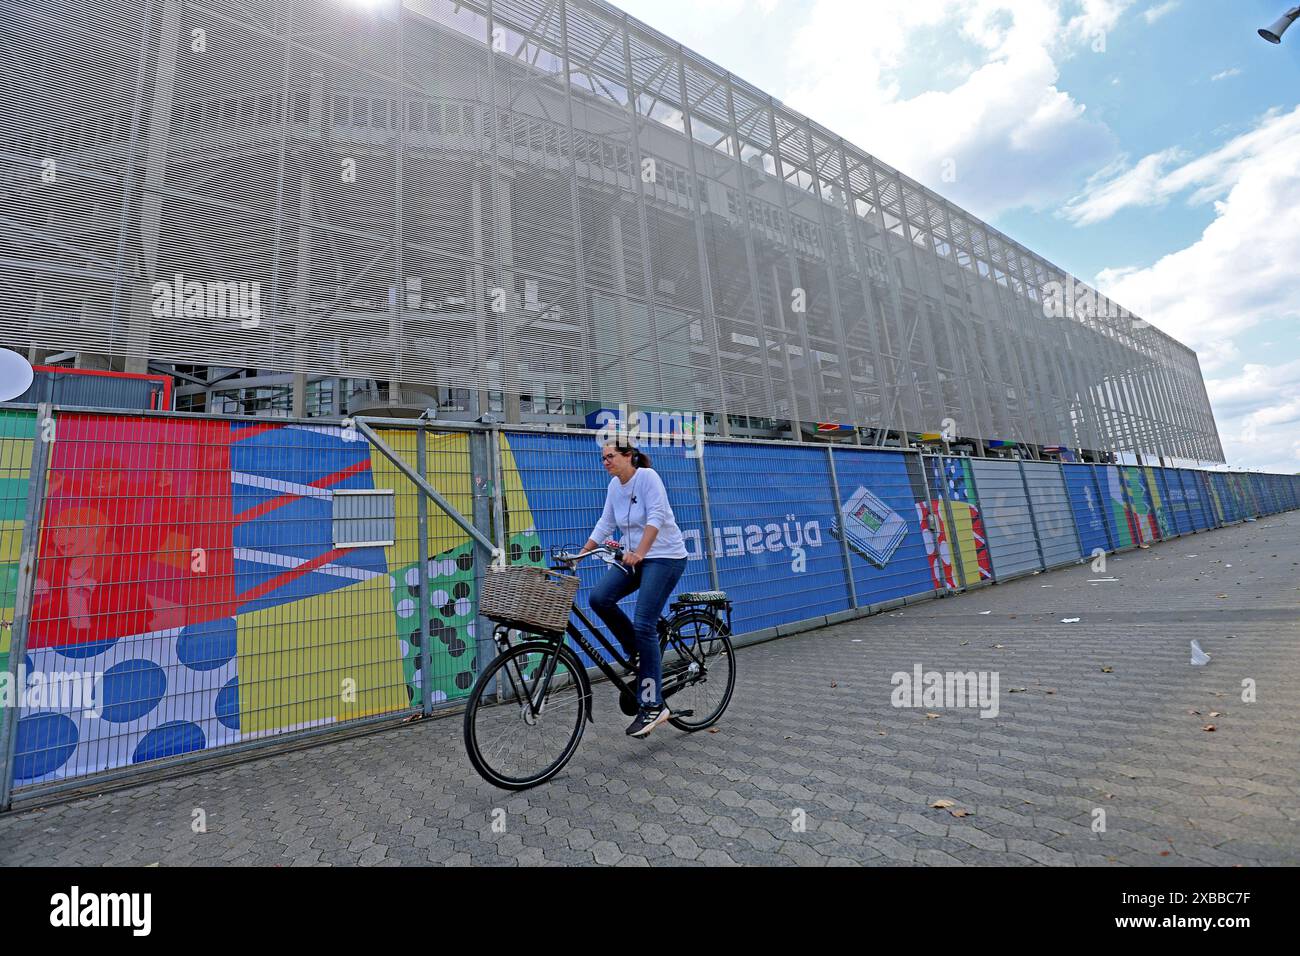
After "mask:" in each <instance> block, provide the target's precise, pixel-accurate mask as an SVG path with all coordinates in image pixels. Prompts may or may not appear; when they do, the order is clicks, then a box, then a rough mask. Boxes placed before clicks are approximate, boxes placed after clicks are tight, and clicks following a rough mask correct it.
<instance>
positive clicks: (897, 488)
mask: <svg viewBox="0 0 1300 956" xmlns="http://www.w3.org/2000/svg"><path fill="white" fill-rule="evenodd" d="M832 454H833V455H834V460H835V472H836V477H837V478H838V481H839V492H840V501H839V508H838V511H839V515H838V517H837V519H836V525H835V526H834V528H833V530H832V533H833V534H835V535H837V536H839V535H841V534H842V535H843V538H844V540H845V542H846V543H847V545H848V551H849V565H850V570H851V573H852V575H853V585H854V590H855V593H856V596H857V602H858V605H859V606H860V607H868V606H870V605H873V604H881V603H884V602H886V601H892V600H896V599H898V598H905V597H911V596H913V595H919V594H924V593H927V592H928V593H931V594H935V593H939V592H940V591H941V590H942V589H943V588H944V584H943V583H942V581H943V578H944V575H945V572H944V570H943V552H944V549H945V548H946V542H938V541H936V538H937V537H938V535H937V534H936V532H935V531H934V530H932V529H931V527H930V524H929V508H930V506H931V504H932V503H931V502H930V500H929V495H928V493H927V491H926V487H925V482H924V476H923V474H922V470H921V465H920V456H919V455H915V454H904V453H902V452H888V451H870V450H866V449H855V448H835V449H833V451H832Z"/></svg>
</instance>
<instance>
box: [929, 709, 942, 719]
mask: <svg viewBox="0 0 1300 956" xmlns="http://www.w3.org/2000/svg"><path fill="white" fill-rule="evenodd" d="M942 716H943V714H932V713H930V712H929V711H926V714H925V719H926V720H938V719H939V718H940V717H942Z"/></svg>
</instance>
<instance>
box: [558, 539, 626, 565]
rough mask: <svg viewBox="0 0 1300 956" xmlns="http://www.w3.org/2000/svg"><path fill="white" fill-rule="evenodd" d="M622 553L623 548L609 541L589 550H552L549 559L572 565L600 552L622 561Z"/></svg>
mask: <svg viewBox="0 0 1300 956" xmlns="http://www.w3.org/2000/svg"><path fill="white" fill-rule="evenodd" d="M623 553H624V552H623V549H622V548H620V547H619V546H618V545H617V544H615V543H614V542H612V541H611V542H606V543H605V544H602V545H601V546H600V547H598V548H592V549H591V550H590V551H563V550H557V551H552V552H551V559H552V560H553V561H555V562H556V563H558V564H565V565H568V566H570V567H572V566H573V565H576V564H577V563H578V562H579V561H582V560H583V559H585V558H590V557H592V556H593V555H601V554H608V555H611V556H612V557H613V558H614V560H615V561H618V562H622V560H623Z"/></svg>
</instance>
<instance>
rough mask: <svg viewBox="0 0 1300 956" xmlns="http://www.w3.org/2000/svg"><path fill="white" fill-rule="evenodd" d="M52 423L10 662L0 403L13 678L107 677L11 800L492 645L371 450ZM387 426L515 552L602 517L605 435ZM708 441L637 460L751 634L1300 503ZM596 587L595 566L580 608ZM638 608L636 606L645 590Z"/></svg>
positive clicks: (344, 433) (437, 537)
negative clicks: (27, 588) (27, 598)
mask: <svg viewBox="0 0 1300 956" xmlns="http://www.w3.org/2000/svg"><path fill="white" fill-rule="evenodd" d="M56 425H57V428H56V429H55V438H54V440H53V442H52V444H51V445H50V446H49V452H50V455H49V464H48V469H47V472H46V474H45V475H42V476H38V479H39V482H40V483H38V484H37V485H36V487H35V488H33V489H32V491H33V493H38V492H41V490H42V488H43V494H42V501H43V519H42V523H41V527H40V529H39V535H37V536H36V540H35V542H34V543H35V545H36V549H37V564H36V568H35V573H34V575H33V576H32V577H31V578H29V579H25V580H29V581H30V582H31V592H30V593H31V596H32V600H31V615H30V626H29V628H28V629H27V632H26V645H25V652H24V654H23V660H22V661H18V662H15V661H12V660H10V659H9V658H10V649H11V645H12V640H13V634H12V633H11V627H12V620H13V618H14V616H15V613H14V612H15V606H16V604H17V603H18V602H17V597H18V594H17V589H18V587H19V575H18V556H19V550H20V545H21V542H22V535H23V530H24V519H25V518H26V508H27V499H28V490H29V478H30V472H31V468H32V453H33V442H34V440H36V438H37V435H36V421H35V416H34V415H33V414H32V413H31V412H30V411H23V410H13V409H0V663H3V664H4V665H5V666H6V667H8V666H12V667H14V669H15V672H16V673H19V674H20V675H42V674H59V675H64V677H68V678H71V679H75V680H83V681H87V682H89V681H92V680H93V681H96V682H98V686H99V687H100V688H101V690H100V691H99V700H98V705H99V712H98V713H97V714H96V713H92V712H91V711H89V710H87V709H86V707H84V706H82V703H83V702H79V701H52V700H49V699H38V698H34V697H32V696H31V695H25V696H24V699H23V700H22V702H21V707H20V708H19V709H17V711H16V714H17V717H18V723H17V727H16V735H15V737H16V740H15V750H14V753H13V758H12V763H13V768H14V776H13V782H14V784H15V785H16V786H18V787H19V788H32V787H35V786H38V785H46V784H55V783H58V782H60V781H69V780H76V779H78V778H81V777H85V776H87V775H91V774H96V773H99V772H102V771H110V770H115V769H120V768H129V767H132V766H136V765H144V764H149V763H151V762H153V761H156V760H159V759H162V758H168V757H178V756H182V755H187V754H199V753H203V752H208V751H218V750H220V749H221V748H224V747H227V746H230V745H232V744H236V743H243V742H247V741H254V740H260V739H272V738H275V737H277V736H280V735H284V734H286V733H290V732H293V731H297V730H302V729H307V728H321V727H329V726H332V725H346V724H348V723H349V722H354V721H357V720H361V719H365V718H370V717H383V716H388V715H399V714H403V713H405V712H408V711H410V710H411V709H412V708H423V709H426V710H427V709H429V708H432V707H434V706H436V705H441V704H446V703H449V702H452V701H455V700H456V699H458V698H463V697H464V696H465V695H466V694H467V693H468V691H469V689H470V688H471V686H472V684H473V682H474V680H475V678H476V675H477V674H478V673H479V670H480V668H481V666H482V665H483V664H485V663H486V660H485V659H481V658H480V651H481V650H487V649H489V648H490V647H491V645H490V643H488V642H487V635H486V634H485V633H480V632H479V629H480V627H485V626H486V625H485V622H483V621H482V620H481V619H479V618H478V616H477V609H478V584H479V578H480V576H481V573H482V566H481V565H482V552H481V551H479V550H477V545H476V544H475V543H474V542H472V541H471V539H470V537H469V535H468V534H467V533H466V532H465V531H464V530H463V528H462V527H461V526H460V525H459V524H457V523H456V522H455V521H454V520H453V519H452V518H451V517H450V516H448V515H446V514H445V513H444V512H442V511H441V510H440V509H439V508H437V507H436V506H434V505H433V504H432V503H431V502H430V501H429V500H428V499H427V498H425V496H424V495H423V493H422V492H420V491H419V489H418V488H417V487H416V485H415V483H414V482H412V481H411V480H410V478H408V477H407V475H406V474H405V473H404V472H403V471H402V470H401V469H399V468H398V466H397V465H396V464H394V463H393V462H392V461H390V460H389V459H388V457H386V455H385V454H383V453H381V451H380V450H379V448H378V446H374V445H372V443H371V442H369V441H368V440H366V439H365V438H364V436H362V435H360V434H358V433H357V432H356V431H353V430H352V429H344V428H342V427H341V426H339V425H313V424H309V423H302V424H289V423H284V422H263V421H245V420H227V419H215V418H205V417H199V416H192V417H191V416H151V415H125V414H81V413H67V414H60V415H59V416H57V422H56ZM380 435H381V438H382V439H383V441H384V442H385V444H386V445H388V446H389V448H390V449H391V450H392V452H393V454H394V455H396V456H397V457H398V458H399V459H400V460H401V461H402V462H404V463H405V464H406V465H408V466H409V467H410V468H411V469H413V470H415V471H417V472H420V473H421V474H423V475H424V476H425V477H426V479H427V480H428V481H429V482H430V483H431V484H432V485H433V486H434V487H435V488H437V489H438V491H439V493H440V494H441V495H443V496H444V497H445V498H446V499H447V500H448V501H449V502H450V503H451V504H452V506H453V507H455V508H456V509H457V510H458V511H459V512H461V514H463V515H466V516H470V517H471V520H473V521H474V522H476V523H477V524H478V526H479V527H480V528H481V529H483V530H484V532H485V533H490V534H493V535H499V537H500V540H501V541H502V542H503V544H504V545H505V547H506V550H507V553H508V557H509V560H510V561H511V562H513V563H524V564H532V565H541V566H544V565H546V564H548V558H549V555H548V552H549V550H550V549H552V548H557V547H562V546H567V547H577V546H580V545H581V544H582V543H583V542H584V541H585V540H586V539H587V537H588V536H589V534H590V532H591V530H592V528H593V526H594V525H595V524H596V521H597V519H598V518H599V515H600V513H601V510H602V506H603V503H604V497H605V491H606V488H607V486H608V483H609V480H610V479H609V477H608V475H607V473H606V472H605V471H604V469H603V467H602V465H601V461H600V457H599V447H598V446H597V444H596V442H595V441H594V438H593V436H591V435H585V434H574V433H552V432H539V431H521V432H510V431H499V432H488V431H476V432H473V433H470V432H465V431H448V430H445V429H444V430H443V431H440V432H439V431H434V430H432V429H425V430H424V434H423V439H422V441H423V447H424V454H423V456H421V455H420V451H419V449H420V447H421V439H420V438H419V437H418V436H417V432H416V431H415V430H414V429H411V428H385V429H383V430H382V431H381V432H380ZM494 441H495V442H496V449H495V454H496V456H497V457H499V463H500V472H499V474H497V475H496V476H495V477H494V476H493V474H492V472H493V470H494V469H493V468H492V467H490V466H489V462H490V461H491V460H492V458H493V444H492V443H493V442H494ZM704 447H705V455H704V458H703V459H702V460H701V459H699V458H697V457H693V454H694V452H695V449H688V448H684V447H659V448H651V449H648V450H649V451H650V452H651V454H652V457H653V467H654V468H655V470H656V471H657V472H658V473H659V475H660V476H661V477H662V478H663V481H664V483H665V486H666V487H667V489H668V494H669V498H670V501H671V503H672V507H673V511H674V514H675V516H676V519H677V522H678V524H679V525H680V526H681V528H682V531H683V535H684V537H685V540H686V545H687V551H688V555H689V560H688V563H687V570H686V573H685V574H684V575H683V578H682V580H681V581H680V582H679V584H678V587H677V590H678V591H679V592H680V591H686V590H704V589H709V588H712V587H715V586H717V587H721V588H723V589H725V590H727V591H728V592H729V594H730V595H731V597H732V599H733V601H734V602H735V609H736V610H735V615H734V618H733V624H734V626H735V631H736V633H737V634H738V635H745V634H748V633H752V632H754V631H757V630H761V629H764V628H771V627H774V626H778V625H784V624H792V623H797V622H803V621H809V620H815V619H817V618H821V617H823V616H825V615H828V614H832V613H836V612H840V611H844V610H846V609H849V608H851V607H853V606H857V607H859V608H866V607H870V606H873V605H879V604H882V603H885V602H890V601H896V600H899V599H904V598H913V597H926V596H933V595H934V594H936V593H941V592H943V591H950V590H960V589H962V588H966V587H970V586H972V585H974V584H976V583H979V582H983V581H990V580H993V579H994V575H995V574H996V576H997V578H998V579H1001V580H1006V579H1008V578H1012V577H1015V576H1017V575H1020V574H1024V573H1027V572H1029V571H1034V570H1038V569H1040V568H1042V567H1044V566H1045V565H1046V566H1057V565H1060V564H1064V563H1068V562H1070V561H1076V560H1079V559H1080V557H1086V556H1088V555H1090V554H1092V553H1093V551H1095V550H1096V549H1103V550H1107V551H1109V550H1115V549H1119V548H1127V547H1132V546H1133V545H1135V544H1138V543H1146V542H1150V541H1155V540H1159V539H1161V538H1167V537H1172V536H1174V535H1177V534H1186V533H1188V532H1190V531H1201V530H1206V529H1209V528H1213V527H1217V526H1220V525H1222V524H1225V523H1231V522H1236V521H1240V520H1243V519H1245V518H1253V517H1255V516H1258V515H1263V514H1274V513H1276V512H1278V511H1280V510H1285V509H1289V508H1294V507H1296V506H1297V504H1300V478H1297V477H1295V476H1282V475H1248V474H1233V473H1225V472H1201V471H1195V470H1190V469H1163V468H1162V469H1155V468H1149V467H1145V466H1144V467H1141V468H1139V467H1134V466H1114V465H1076V464H1067V465H1058V464H1055V463H1048V462H1031V461H1026V462H1017V461H1008V460H1000V459H968V458H959V457H942V456H931V455H926V456H921V455H917V454H911V453H904V452H897V451H881V450H877V449H860V448H854V447H834V448H831V447H830V446H812V445H783V444H776V443H762V442H735V441H722V440H716V441H714V440H710V441H709V442H708V443H707V444H706V445H705V446H704ZM832 463H833V465H834V469H833V471H832V467H831V466H832ZM706 489H707V495H706V494H705V491H706ZM836 491H838V498H837V496H836ZM706 503H707V508H708V517H706ZM494 507H499V510H500V517H501V526H500V527H497V526H495V524H494V523H493V521H492V517H491V516H492V514H493V508H494ZM358 508H360V509H361V511H360V512H358V511H356V509H358ZM422 513H423V519H422V517H421V515H422ZM355 514H363V515H364V517H363V518H362V519H356V518H355V517H353V518H348V517H347V516H348V515H355ZM710 519H711V522H710ZM357 520H360V522H361V523H360V525H358V524H356V521H357ZM422 520H423V525H422V524H421V521H422ZM349 521H352V522H353V523H352V524H349V523H348V522H349ZM357 527H363V528H365V529H366V533H365V534H360V535H358V534H353V533H351V532H350V531H349V530H348V529H354V530H355V529H356V528H357ZM422 527H423V529H424V530H423V540H422V539H421V538H422V536H421V528H422ZM710 527H711V528H712V533H711V535H710V531H709V528H710ZM710 555H712V556H713V559H714V562H715V564H716V579H715V575H714V573H713V570H712V569H711V566H710V560H709V559H710ZM603 573H610V572H608V571H607V569H606V568H604V567H603V566H599V565H595V564H589V565H587V566H585V567H584V568H583V569H582V571H581V572H580V575H581V578H582V587H581V589H580V590H579V594H578V605H579V607H580V608H583V609H584V610H587V611H589V610H590V605H589V596H590V592H591V588H592V587H593V586H594V584H595V582H596V580H597V579H598V577H599V576H600V575H601V574H603ZM850 584H851V586H852V588H851V589H850ZM624 608H625V610H626V611H627V612H629V613H634V610H635V595H633V596H631V597H629V599H628V600H627V601H626V602H625V603H624ZM485 643H486V646H485ZM24 686H26V685H24ZM28 689H30V687H28Z"/></svg>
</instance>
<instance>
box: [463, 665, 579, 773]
mask: <svg viewBox="0 0 1300 956" xmlns="http://www.w3.org/2000/svg"><path fill="white" fill-rule="evenodd" d="M494 677H495V678H496V679H497V681H498V684H499V686H500V693H499V696H500V702H499V703H498V701H497V697H498V694H496V693H493V694H488V693H487V688H488V687H490V686H493V685H492V680H493V678H494ZM585 677H586V672H585V671H583V670H582V665H581V664H580V663H579V662H578V659H577V658H576V657H575V656H574V654H573V652H572V651H571V650H569V648H567V647H566V646H564V645H563V644H551V643H543V642H540V641H533V642H529V643H527V644H520V645H518V646H516V647H512V648H510V649H509V650H508V651H506V652H505V653H504V654H501V655H500V656H498V657H497V658H496V659H495V660H494V661H492V663H491V664H489V665H488V666H487V668H486V669H485V670H484V671H483V673H482V674H480V675H479V679H478V681H477V682H475V684H474V689H473V690H472V691H471V692H470V696H469V703H468V704H467V705H466V707H465V751H466V753H468V754H469V759H470V763H472V764H473V765H474V769H475V770H477V771H478V772H479V774H480V775H481V776H482V777H483V779H484V780H486V781H487V782H488V783H490V784H492V785H493V786H496V787H501V788H502V789H504V790H525V789H527V788H528V787H535V786H537V785H538V784H541V783H545V782H546V781H547V780H550V779H551V778H552V777H554V776H555V775H556V774H557V773H559V772H560V771H561V770H562V769H564V765H565V764H566V763H568V762H569V758H570V757H572V756H573V753H574V751H575V750H577V749H578V743H579V742H580V741H581V740H582V734H583V731H584V730H585V729H586V716H587V704H588V701H587V695H588V690H587V683H586V680H585ZM530 700H531V701H532V705H533V706H530V704H529V701H530Z"/></svg>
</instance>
